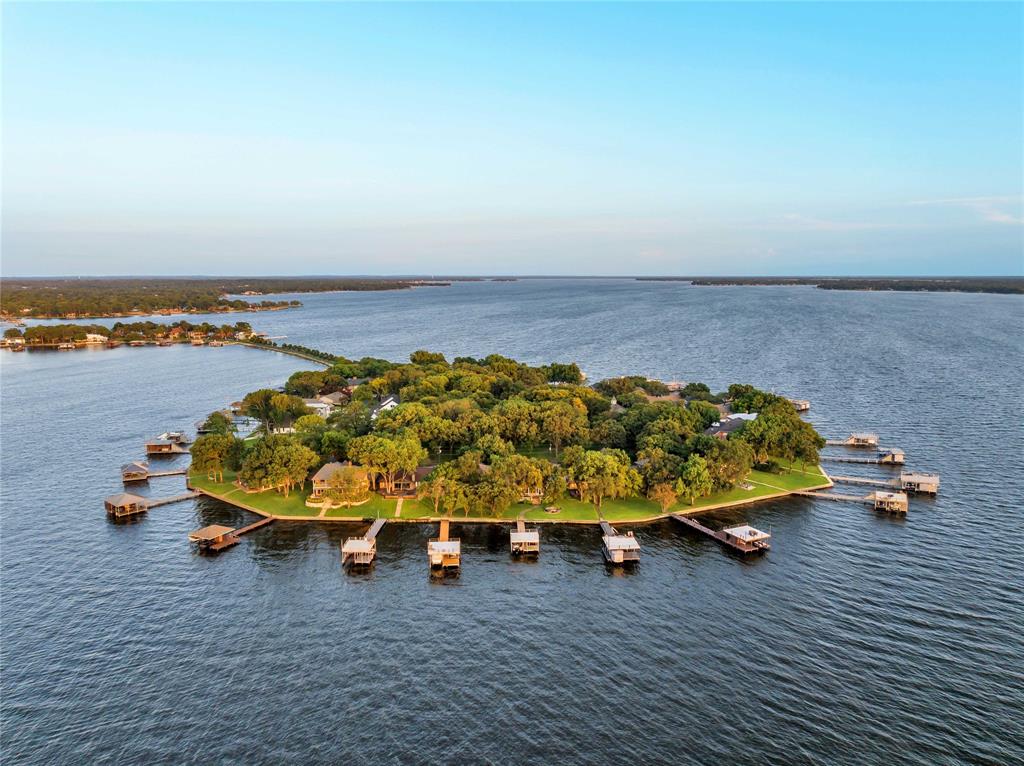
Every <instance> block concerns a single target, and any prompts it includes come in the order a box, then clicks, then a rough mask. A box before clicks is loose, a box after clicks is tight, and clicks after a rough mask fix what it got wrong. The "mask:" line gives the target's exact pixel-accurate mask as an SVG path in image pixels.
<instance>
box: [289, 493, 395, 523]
mask: <svg viewBox="0 0 1024 766" xmlns="http://www.w3.org/2000/svg"><path fill="white" fill-rule="evenodd" d="M309 510H310V512H311V513H318V511H314V510H313V509H312V508H310V509H309ZM324 515H325V517H326V518H328V519H345V518H353V519H380V518H385V519H393V518H394V517H395V501H394V500H385V499H384V498H383V497H381V496H380V495H378V494H377V493H376V492H374V493H373V494H371V495H370V500H369V502H367V503H363V504H362V505H356V506H353V507H352V508H332V509H331V510H329V511H328V512H327V513H326V514H324Z"/></svg>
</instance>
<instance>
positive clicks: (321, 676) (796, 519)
mask: <svg viewBox="0 0 1024 766" xmlns="http://www.w3.org/2000/svg"><path fill="white" fill-rule="evenodd" d="M300 297H301V299H302V300H303V302H304V303H305V304H306V305H305V306H304V308H302V309H300V310H295V311H284V312H275V313H261V314H255V315H252V317H251V321H252V322H253V324H254V325H255V326H256V327H257V328H259V329H264V330H267V331H268V332H270V333H271V334H272V335H287V336H288V339H289V340H290V341H292V342H295V343H301V344H304V345H308V346H314V347H318V348H323V349H325V350H330V351H334V352H337V353H342V354H345V355H346V356H350V357H357V358H358V357H360V356H364V355H375V356H384V357H388V358H394V359H401V358H404V357H406V356H407V355H408V354H409V353H410V352H411V351H413V350H415V349H417V348H430V349H436V350H441V351H444V352H445V353H447V354H449V355H450V356H451V355H473V356H483V355H486V354H488V353H495V352H497V353H503V354H506V355H508V356H512V357H516V358H519V359H522V360H524V361H529V362H533V363H540V362H548V361H553V360H566V361H569V360H574V361H578V362H579V363H580V365H581V366H582V367H583V369H584V370H586V372H587V373H588V375H589V376H590V377H591V378H592V379H597V378H600V377H604V376H608V375H614V374H622V373H628V372H642V373H646V374H648V375H651V376H653V377H660V378H665V379H682V380H704V381H706V382H708V383H709V384H710V385H711V386H712V388H719V387H723V386H725V385H727V384H728V383H730V382H733V381H746V382H751V383H755V384H757V385H759V386H761V387H764V388H770V389H774V390H776V391H778V392H780V393H785V394H788V395H793V396H800V397H805V398H809V399H811V400H812V402H813V409H812V411H811V413H810V417H811V419H812V420H813V422H814V423H815V424H816V426H817V427H818V429H819V430H820V431H821V432H822V433H824V434H826V435H830V436H843V435H845V434H847V433H848V432H849V431H850V430H852V429H865V430H876V431H878V432H879V433H880V434H881V435H882V437H883V442H884V444H886V445H892V446H898V447H902V448H904V449H905V450H906V451H907V455H908V459H909V463H910V465H911V466H912V467H913V468H920V469H926V470H934V471H937V472H940V473H941V474H942V494H941V495H940V496H939V497H938V498H937V499H934V500H928V499H920V498H915V499H913V500H912V505H911V510H910V514H909V515H908V517H907V518H906V519H905V520H897V519H893V518H888V517H881V516H876V515H874V514H873V513H872V512H871V511H869V510H867V509H866V508H863V507H860V506H857V505H848V504H839V503H827V502H824V501H812V500H807V499H794V500H787V501H777V502H770V503H766V504H763V505H757V506H754V507H751V508H749V509H746V510H743V511H733V512H730V513H729V514H720V515H719V516H717V517H713V519H712V520H713V521H715V522H716V523H724V522H726V521H734V520H736V521H738V520H747V521H750V522H751V523H752V524H754V525H756V526H758V527H762V528H767V527H770V528H771V530H772V533H773V535H774V539H773V548H772V551H771V552H770V553H769V554H768V555H767V556H765V557H763V558H760V559H756V560H740V559H738V558H736V557H734V556H732V555H729V554H727V553H726V552H725V551H723V550H722V549H721V548H720V547H718V546H717V545H716V544H715V543H714V542H713V541H709V540H705V539H703V538H699V537H696V536H695V535H693V534H691V533H689V532H687V531H684V530H683V529H680V528H679V526H678V525H674V522H672V523H659V524H654V525H647V526H642V527H637V529H636V532H637V534H638V536H639V537H640V539H641V542H642V544H643V560H642V562H641V564H640V565H639V567H638V568H637V569H636V570H635V571H633V572H631V573H626V574H623V573H620V572H616V571H612V570H608V569H606V568H605V566H604V565H603V564H602V559H601V554H600V548H599V546H600V539H599V533H598V532H597V530H595V529H593V528H586V527H584V528H576V527H559V526H546V527H544V529H543V531H542V548H543V550H542V555H541V557H540V559H539V560H538V561H537V562H535V563H519V562H514V561H512V560H511V559H510V558H509V555H508V548H507V534H506V533H505V531H504V530H502V529H499V528H482V527H472V528H467V527H465V526H463V527H461V528H460V527H458V526H457V527H456V528H455V532H456V533H457V534H459V535H460V536H461V537H462V540H463V546H464V548H463V550H464V554H463V569H462V573H461V575H460V576H458V577H454V578H447V579H444V580H441V581H438V580H431V579H430V578H429V577H428V574H427V568H426V560H425V540H426V538H427V537H428V536H429V535H430V533H431V531H432V530H431V528H430V527H428V526H414V525H402V526H397V525H389V526H387V527H385V529H384V531H383V532H382V533H381V536H380V537H379V539H378V545H379V558H378V562H377V564H376V565H375V567H374V568H373V570H372V571H371V572H370V573H369V574H365V575H358V576H353V575H346V574H344V573H343V572H342V571H341V568H340V562H339V544H340V541H341V540H342V538H343V537H345V536H346V535H350V534H353V533H354V532H356V531H358V530H361V529H362V527H360V526H359V525H354V524H330V525H328V524H301V523H292V524H284V523H275V524H273V525H271V526H270V527H267V528H264V529H261V530H258V531H257V532H254V533H253V534H251V535H249V536H247V537H246V538H244V539H243V541H242V543H241V544H240V545H239V546H237V547H235V548H233V549H231V550H230V551H228V552H226V553H225V554H223V555H221V556H219V557H216V558H210V557H201V556H199V555H197V554H196V553H194V552H193V551H192V550H191V549H190V547H189V544H188V541H187V539H186V534H187V532H188V531H189V530H191V529H194V528H196V527H198V526H201V525H205V524H210V523H226V524H230V525H238V524H241V523H243V522H244V521H247V520H250V519H248V518H246V514H245V513H244V512H242V511H238V510H235V509H233V508H231V507H229V506H225V505H223V504H220V503H218V502H215V501H211V500H201V501H197V502H192V501H190V502H186V503H181V504H177V505H170V506H165V507H162V508H156V509H153V510H152V511H150V512H149V513H148V514H147V515H146V516H145V517H144V518H142V519H141V520H139V521H138V522H137V523H132V524H118V525H115V524H113V523H110V522H108V521H107V519H106V518H105V516H104V513H103V510H102V498H103V497H104V496H105V495H107V494H110V493H112V492H114V491H118V490H119V489H120V483H119V481H118V474H117V469H118V466H119V465H120V464H121V463H122V462H126V461H127V460H129V459H134V458H137V457H140V456H141V446H142V442H143V440H144V439H146V438H149V437H151V436H153V435H155V434H156V433H159V432H160V431H163V430H166V429H170V428H186V427H189V426H190V425H191V423H192V422H193V421H195V420H196V419H197V418H199V417H200V416H202V415H204V414H205V413H207V412H209V411H211V410H213V409H215V408H217V407H220V406H222V405H224V404H225V403H227V402H229V401H232V400H233V399H236V398H238V397H239V396H240V395H241V394H242V393H244V392H245V391H248V390H251V389H253V388H257V387H259V386H263V385H279V384H280V383H281V382H283V380H284V379H285V377H286V376H287V375H288V374H289V373H290V372H291V371H293V370H295V369H299V368H302V367H304V366H309V365H305V364H304V363H303V362H301V361H299V360H296V359H292V358H289V357H286V356H282V355H278V354H273V353H270V352H265V351H259V350H252V349H244V348H230V347H228V348H221V349H211V348H191V347H174V348H145V349H128V348H123V349H118V350H112V351H107V350H102V351H94V352H85V351H81V352H75V353H58V352H50V353H45V352H38V353H37V352H32V353H26V354H10V353H6V352H5V353H4V354H3V356H2V359H0V361H2V389H0V390H2V399H0V404H2V431H0V436H2V451H0V454H2V530H0V531H2V539H0V543H2V604H0V607H2V615H0V616H2V641H0V659H2V678H0V682H2V692H3V695H2V702H0V704H2V724H3V726H2V743H3V754H4V761H5V762H6V763H33V764H64V763H67V764H80V763H102V762H117V763H133V764H134V763H138V764H160V763H168V764H171V763H175V764H176V763H188V762H209V763H221V762H223V763H245V764H254V763H266V764H272V763H281V762H296V763H339V762H343V761H344V760H346V759H348V758H352V759H358V761H359V762H362V763H372V764H378V763H380V764H387V763H394V764H414V763H442V762H443V763H526V762H534V763H559V764H592V763H593V764H599V763H610V762H613V761H624V762H632V763H671V764H687V763H722V764H728V763H779V764H784V763H809V764H810V763H813V764H861V763H872V764H897V763H899V764H902V763H908V764H959V763H978V764H1010V763H1019V762H1021V761H1022V758H1024V724H1022V719H1024V603H1022V602H1024V594H1022V582H1024V555H1022V544H1021V534H1020V530H1021V528H1022V527H1024V523H1022V522H1024V520H1022V515H1021V502H1022V499H1024V498H1022V495H1024V492H1022V489H1024V435H1022V417H1021V406H1022V403H1024V384H1022V377H1021V368H1022V362H1024V358H1022V357H1024V353H1022V341H1021V337H1022V335H1021V332H1022V330H1024V300H1022V299H1021V298H1019V297H1017V296H986V295H957V294H950V295H942V294H908V293H879V294H874V293H853V292H829V291H824V290H816V289H813V288H756V287H750V288H729V287H725V288H694V287H689V286H686V285H682V284H673V283H641V282H634V281H630V280H543V281H534V280H523V281H520V282H514V283H471V284H457V285H454V286H452V287H450V288H432V289H419V290H414V291H403V292H389V293H339V294H320V295H306V296H300ZM240 318H242V317H240ZM244 318H247V319H249V318H250V317H248V316H246V317H244ZM832 469H833V471H834V472H835V471H836V467H835V466H832ZM842 473H846V474H853V473H859V474H862V475H872V476H880V475H885V470H884V469H882V468H877V467H864V466H845V465H844V466H843V469H842ZM181 487H182V481H181V478H180V477H176V478H174V477H172V478H164V479H158V480H153V481H152V482H151V484H150V487H149V489H148V490H147V491H148V492H149V493H151V494H154V495H164V494H172V493H177V492H180V491H181Z"/></svg>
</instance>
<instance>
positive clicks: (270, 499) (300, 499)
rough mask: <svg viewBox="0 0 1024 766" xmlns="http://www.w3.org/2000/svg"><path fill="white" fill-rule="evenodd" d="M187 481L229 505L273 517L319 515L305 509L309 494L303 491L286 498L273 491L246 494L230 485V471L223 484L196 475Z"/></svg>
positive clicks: (231, 473)
mask: <svg viewBox="0 0 1024 766" xmlns="http://www.w3.org/2000/svg"><path fill="white" fill-rule="evenodd" d="M189 479H190V480H191V482H192V485H193V486H194V487H198V488H200V489H204V490H206V491H207V492H210V493H212V494H215V495H217V496H219V497H221V498H222V499H224V500H226V501H227V502H229V503H230V502H231V501H232V500H234V501H237V502H239V503H244V504H245V505H248V506H252V507H253V508H259V509H260V510H261V511H263V512H264V513H269V514H273V515H274V516H316V515H317V514H318V513H320V511H318V510H316V509H313V508H307V507H306V497H307V496H308V495H309V492H308V491H306V490H304V489H301V490H300V489H295V490H292V492H291V493H290V494H289V495H288V497H285V496H284V495H283V494H281V493H280V492H275V491H274V490H267V491H266V492H253V493H246V492H243V491H242V490H240V489H239V488H238V487H236V486H235V485H234V484H232V482H233V481H234V480H235V474H234V473H233V472H232V471H225V472H224V481H223V482H216V481H210V480H209V479H208V478H207V477H206V475H205V474H198V473H192V474H189Z"/></svg>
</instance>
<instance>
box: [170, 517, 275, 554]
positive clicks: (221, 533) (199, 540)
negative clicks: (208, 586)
mask: <svg viewBox="0 0 1024 766" xmlns="http://www.w3.org/2000/svg"><path fill="white" fill-rule="evenodd" d="M273 523H274V519H272V518H265V519H258V520H257V521H254V522H253V523H252V524H247V525H246V526H244V527H239V528H238V529H232V528H231V527H225V526H223V525H221V524H211V525H210V526H208V527H203V528H202V529H197V530H196V531H195V532H189V533H188V539H189V540H191V541H192V542H194V543H196V544H198V546H199V550H201V551H206V552H209V553H220V552H221V551H222V550H224V549H225V548H230V547H231V546H232V545H237V544H238V543H240V542H241V538H242V535H247V534H249V533H250V532H252V531H253V530H255V529H259V528H260V527H265V526H267V525H268V524H273Z"/></svg>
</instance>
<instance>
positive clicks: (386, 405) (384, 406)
mask: <svg viewBox="0 0 1024 766" xmlns="http://www.w3.org/2000/svg"><path fill="white" fill-rule="evenodd" d="M397 406H398V397H397V396H394V395H392V396H389V397H388V398H387V399H385V400H384V401H382V402H381V403H380V404H378V405H377V406H376V407H374V408H373V412H372V413H371V414H370V419H371V420H376V419H377V416H378V415H380V414H381V413H382V412H387V411H388V410H393V409H394V408H395V407H397Z"/></svg>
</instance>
